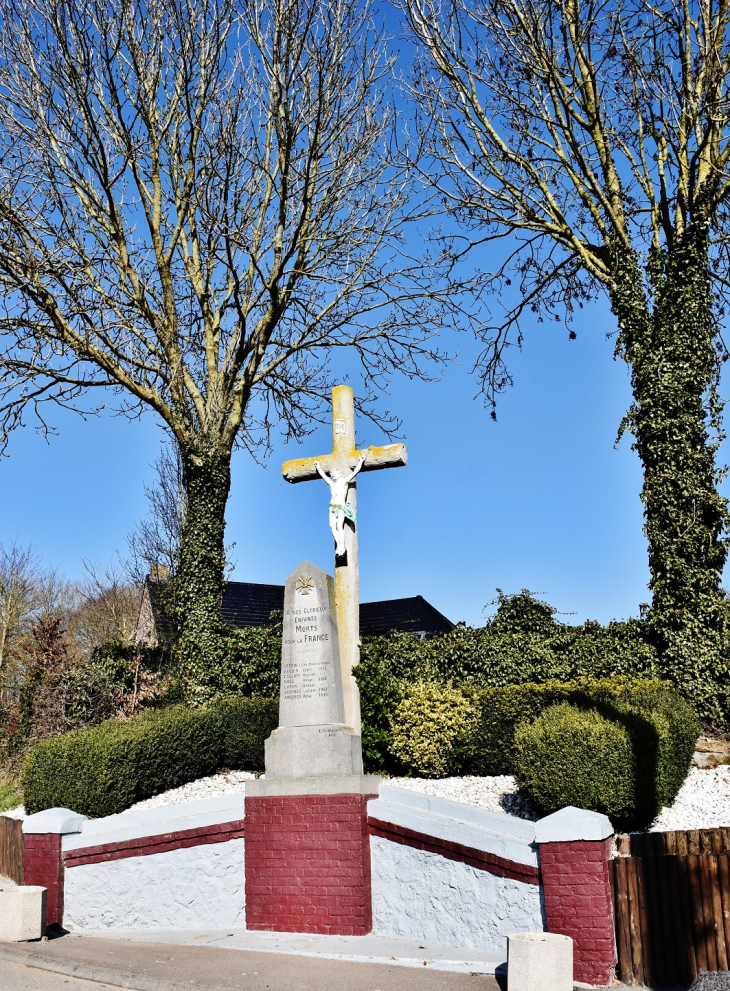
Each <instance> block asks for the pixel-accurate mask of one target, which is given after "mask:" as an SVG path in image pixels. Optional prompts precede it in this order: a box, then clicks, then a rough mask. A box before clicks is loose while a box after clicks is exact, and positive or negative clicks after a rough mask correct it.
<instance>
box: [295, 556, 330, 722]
mask: <svg viewBox="0 0 730 991" xmlns="http://www.w3.org/2000/svg"><path fill="white" fill-rule="evenodd" d="M343 722H344V702H343V697H342V681H341V674H340V661H339V649H338V643H337V622H336V619H335V610H334V583H333V581H332V578H331V577H330V576H329V575H327V574H326V573H325V572H324V571H322V570H321V569H320V568H317V567H316V566H315V565H313V564H310V563H309V562H308V561H305V562H304V563H303V564H302V565H300V567H299V568H297V570H296V571H295V572H294V573H293V574H291V575H290V576H289V578H288V579H287V583H286V590H285V593H284V640H283V644H282V658H281V696H280V704H279V725H280V726H316V725H322V724H328V723H343Z"/></svg>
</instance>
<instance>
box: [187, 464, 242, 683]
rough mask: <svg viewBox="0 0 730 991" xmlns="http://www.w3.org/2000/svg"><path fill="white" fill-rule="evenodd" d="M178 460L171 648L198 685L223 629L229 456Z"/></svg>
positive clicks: (207, 676)
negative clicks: (180, 488) (181, 501)
mask: <svg viewBox="0 0 730 991" xmlns="http://www.w3.org/2000/svg"><path fill="white" fill-rule="evenodd" d="M181 458H182V463H183V484H184V487H185V497H186V507H185V519H184V521H183V526H182V533H181V536H180V550H179V557H178V566H177V574H176V576H175V580H174V583H173V597H174V603H173V615H174V617H175V620H176V627H177V628H176V631H175V632H176V649H177V656H178V661H179V664H180V667H181V670H182V673H183V675H184V676H185V678H186V680H188V682H189V683H191V685H198V686H203V685H205V683H206V682H208V681H210V680H211V676H213V677H214V675H215V670H216V667H217V664H218V659H219V657H220V652H221V649H222V646H223V641H224V639H225V637H226V634H227V632H228V628H227V627H226V625H225V623H224V622H223V616H222V613H221V603H222V601H223V590H224V585H225V583H224V567H225V545H224V535H225V525H226V521H225V513H226V502H227V500H228V493H229V491H230V487H231V455H230V452H226V453H223V454H221V453H215V454H208V453H206V454H197V453H194V452H191V451H181Z"/></svg>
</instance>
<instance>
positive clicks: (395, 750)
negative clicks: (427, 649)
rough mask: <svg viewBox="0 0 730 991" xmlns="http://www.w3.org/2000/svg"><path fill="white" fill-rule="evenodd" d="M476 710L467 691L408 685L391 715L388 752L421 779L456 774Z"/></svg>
mask: <svg viewBox="0 0 730 991" xmlns="http://www.w3.org/2000/svg"><path fill="white" fill-rule="evenodd" d="M476 722H477V710H476V709H475V707H474V704H473V702H472V700H471V698H470V696H469V694H468V693H466V692H464V691H462V690H461V689H458V688H451V687H449V686H445V685H438V684H435V683H433V682H423V681H421V682H417V683H416V684H415V685H412V686H410V687H409V689H408V690H407V691H406V693H405V695H404V697H403V698H402V699H401V701H400V702H399V704H398V705H397V706H396V709H395V712H394V713H393V715H392V716H391V741H390V750H391V753H392V754H393V755H394V756H395V757H396V758H397V759H398V760H399V761H401V763H402V764H404V765H405V767H406V769H407V770H408V771H409V772H411V773H414V774H417V775H419V776H421V777H424V778H443V777H446V776H448V775H449V774H456V773H458V772H459V770H460V769H461V766H462V764H463V762H464V759H465V757H466V756H467V754H468V751H469V750H470V748H471V746H472V741H473V736H474V729H475V727H476Z"/></svg>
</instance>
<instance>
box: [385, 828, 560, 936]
mask: <svg viewBox="0 0 730 991" xmlns="http://www.w3.org/2000/svg"><path fill="white" fill-rule="evenodd" d="M370 852H371V864H372V889H373V932H375V933H378V934H379V935H382V936H401V937H403V938H406V939H418V940H422V941H423V942H426V941H431V942H434V943H444V944H446V945H447V946H464V947H476V948H479V949H484V950H494V951H495V952H498V953H504V954H506V952H507V939H506V937H507V936H508V935H511V934H512V933H517V932H542V931H543V929H544V925H543V914H542V908H541V904H540V891H541V889H540V886H539V885H537V884H526V883H525V882H524V881H513V880H511V879H510V878H503V877H496V876H495V875H494V874H490V873H489V872H488V871H483V870H478V869H477V868H475V867H470V866H469V865H468V864H461V863H458V862H457V861H454V860H447V859H446V857H442V856H441V855H440V854H437V853H429V852H428V851H426V850H415V849H413V847H409V846H404V845H402V844H400V843H393V842H392V841H391V840H386V839H383V838H381V837H379V836H371V837H370Z"/></svg>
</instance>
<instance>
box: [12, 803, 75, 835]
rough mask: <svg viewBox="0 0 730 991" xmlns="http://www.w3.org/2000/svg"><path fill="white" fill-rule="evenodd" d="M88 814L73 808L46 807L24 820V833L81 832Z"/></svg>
mask: <svg viewBox="0 0 730 991" xmlns="http://www.w3.org/2000/svg"><path fill="white" fill-rule="evenodd" d="M85 822H86V816H82V815H80V814H79V813H78V812H72V811H71V809H45V810H44V811H43V812H36V813H35V815H32V816H28V817H27V819H24V820H23V832H24V833H60V834H62V835H63V834H66V833H80V832H81V830H82V829H83V828H84V823H85Z"/></svg>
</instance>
